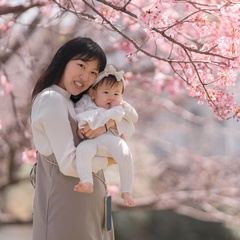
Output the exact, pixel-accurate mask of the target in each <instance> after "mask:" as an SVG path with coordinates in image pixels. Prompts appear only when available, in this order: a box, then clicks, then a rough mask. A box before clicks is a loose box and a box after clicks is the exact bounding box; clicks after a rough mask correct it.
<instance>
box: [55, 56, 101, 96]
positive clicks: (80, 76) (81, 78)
mask: <svg viewBox="0 0 240 240" xmlns="http://www.w3.org/2000/svg"><path fill="white" fill-rule="evenodd" d="M98 66H99V64H98V60H93V61H87V62H84V61H82V60H79V59H77V60H71V61H69V62H68V64H67V65H66V67H65V70H64V72H63V75H62V77H61V80H60V82H59V84H58V86H59V87H61V88H63V89H64V90H66V91H68V92H69V93H70V94H71V95H74V96H76V95H78V94H80V93H81V92H83V91H85V90H87V89H88V88H89V87H90V86H91V85H92V84H93V83H94V82H95V80H96V78H97V75H98V73H99V70H98Z"/></svg>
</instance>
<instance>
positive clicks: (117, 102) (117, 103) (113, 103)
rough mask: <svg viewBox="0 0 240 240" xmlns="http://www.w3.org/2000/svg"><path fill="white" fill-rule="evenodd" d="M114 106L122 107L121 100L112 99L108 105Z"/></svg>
mask: <svg viewBox="0 0 240 240" xmlns="http://www.w3.org/2000/svg"><path fill="white" fill-rule="evenodd" d="M116 106H121V107H124V102H123V100H122V99H120V100H114V101H112V102H111V104H110V107H116Z"/></svg>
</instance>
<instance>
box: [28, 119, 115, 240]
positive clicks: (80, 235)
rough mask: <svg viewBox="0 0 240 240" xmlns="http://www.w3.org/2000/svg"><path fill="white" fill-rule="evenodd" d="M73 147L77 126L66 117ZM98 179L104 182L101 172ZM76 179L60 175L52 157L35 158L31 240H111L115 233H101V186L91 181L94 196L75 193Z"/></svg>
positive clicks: (104, 191)
mask: <svg viewBox="0 0 240 240" xmlns="http://www.w3.org/2000/svg"><path fill="white" fill-rule="evenodd" d="M69 120H70V122H71V127H72V132H73V136H74V143H75V145H77V144H78V143H79V142H80V138H79V137H78V136H77V133H76V132H77V123H76V122H75V121H74V120H73V119H72V118H71V117H69ZM97 175H98V176H99V177H100V178H102V179H104V174H103V171H102V170H100V171H99V172H98V173H97ZM78 181H79V179H78V178H74V177H68V176H65V175H63V174H62V173H61V172H60V171H59V167H58V165H57V163H56V159H55V156H54V155H53V154H52V155H51V156H48V157H47V158H46V157H44V156H42V155H40V154H38V157H37V169H36V183H35V197H34V212H33V240H114V239H115V238H114V230H113V226H112V230H111V231H110V232H107V231H105V229H104V198H105V196H106V190H105V186H104V184H103V182H102V181H101V180H100V179H99V178H97V177H94V192H93V193H91V194H87V193H79V192H74V191H73V187H74V186H75V185H76V184H77V183H78Z"/></svg>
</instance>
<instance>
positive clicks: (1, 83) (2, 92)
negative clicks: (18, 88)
mask: <svg viewBox="0 0 240 240" xmlns="http://www.w3.org/2000/svg"><path fill="white" fill-rule="evenodd" d="M0 87H1V88H0V96H6V95H8V94H9V93H10V92H11V91H12V87H13V86H12V84H11V83H9V82H8V81H7V77H6V76H5V75H0Z"/></svg>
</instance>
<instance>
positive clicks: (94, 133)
mask: <svg viewBox="0 0 240 240" xmlns="http://www.w3.org/2000/svg"><path fill="white" fill-rule="evenodd" d="M105 132H106V128H105V126H102V127H99V128H97V129H95V130H92V129H91V128H90V127H89V124H86V125H84V127H83V128H81V129H78V136H79V137H80V138H81V139H85V138H86V139H88V138H89V139H92V138H96V137H98V136H100V135H101V134H103V133H105Z"/></svg>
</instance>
